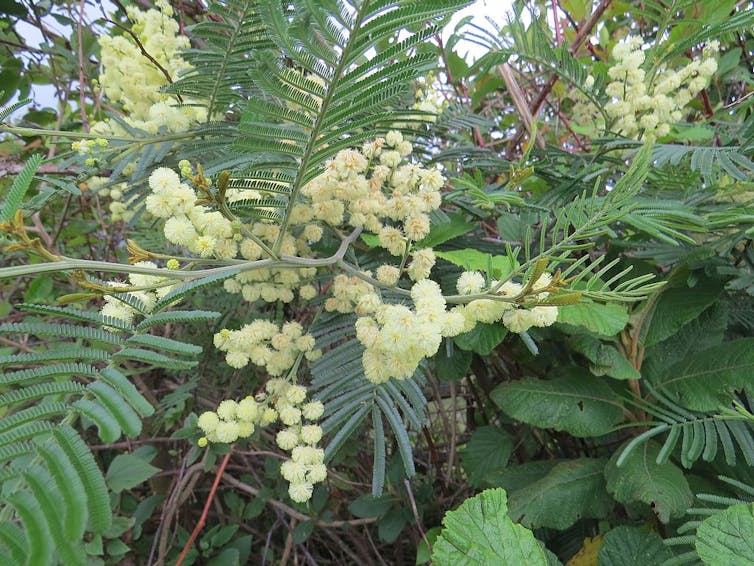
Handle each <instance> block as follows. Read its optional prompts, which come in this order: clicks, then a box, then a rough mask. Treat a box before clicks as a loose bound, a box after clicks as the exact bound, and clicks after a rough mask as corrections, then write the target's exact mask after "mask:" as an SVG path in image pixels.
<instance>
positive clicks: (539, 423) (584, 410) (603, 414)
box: [491, 373, 623, 437]
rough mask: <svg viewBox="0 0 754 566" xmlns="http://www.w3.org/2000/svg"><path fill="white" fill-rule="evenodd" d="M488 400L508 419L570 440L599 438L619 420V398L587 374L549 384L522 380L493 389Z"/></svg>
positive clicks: (553, 380)
mask: <svg viewBox="0 0 754 566" xmlns="http://www.w3.org/2000/svg"><path fill="white" fill-rule="evenodd" d="M491 397H492V400H493V401H494V402H495V403H496V404H497V406H498V407H500V408H501V409H502V410H503V411H505V412H506V413H507V414H508V415H509V416H511V417H513V418H514V419H517V420H519V421H522V422H525V423H527V424H530V425H533V426H536V427H539V428H552V429H555V430H563V431H566V432H568V433H570V434H572V435H574V436H579V437H587V436H601V435H603V434H606V433H608V432H609V431H610V430H611V429H612V427H613V426H615V425H616V424H618V423H619V422H620V421H621V419H622V418H623V406H622V404H621V401H620V398H619V397H618V396H617V395H616V394H615V392H613V390H612V389H610V387H608V386H607V385H606V384H605V383H604V382H603V381H602V380H600V379H599V378H596V377H594V376H591V375H589V374H586V373H584V374H580V375H569V376H567V377H560V378H556V379H550V380H541V379H536V378H526V379H522V380H520V381H514V382H511V383H506V384H504V385H501V386H499V387H497V388H496V389H494V390H493V391H492V393H491Z"/></svg>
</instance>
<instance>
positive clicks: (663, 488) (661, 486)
mask: <svg viewBox="0 0 754 566" xmlns="http://www.w3.org/2000/svg"><path fill="white" fill-rule="evenodd" d="M622 452H623V447H621V448H619V449H618V450H616V452H615V454H614V455H613V457H612V458H610V461H609V462H608V464H607V466H606V467H605V479H606V480H607V490H608V491H609V492H610V493H612V494H613V497H614V498H615V500H616V501H618V502H620V503H632V502H634V501H643V502H644V503H647V504H649V505H651V506H652V508H653V509H654V512H655V513H656V514H657V517H658V518H659V519H660V521H662V522H663V523H667V522H668V521H669V520H670V518H671V517H678V516H681V515H683V513H685V511H686V509H688V508H689V507H691V504H692V503H693V501H694V496H693V494H692V493H691V489H690V488H689V484H688V482H687V481H686V477H685V476H684V475H683V472H682V471H681V470H680V468H678V467H677V466H676V465H675V464H673V463H672V462H665V463H663V464H658V463H657V455H658V454H659V452H660V445H659V444H657V443H656V442H654V441H651V440H650V441H648V442H645V443H644V444H642V445H641V446H639V447H637V448H636V449H634V450H632V451H631V452H630V454H629V456H628V458H626V459H625V460H624V461H623V463H622V464H621V466H620V467H618V465H617V461H618V457H619V456H620V455H621V453H622Z"/></svg>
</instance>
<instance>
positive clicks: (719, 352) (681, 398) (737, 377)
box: [656, 338, 754, 411]
mask: <svg viewBox="0 0 754 566" xmlns="http://www.w3.org/2000/svg"><path fill="white" fill-rule="evenodd" d="M753 374H754V338H741V339H739V340H733V341H731V342H725V343H723V344H720V345H719V346H715V347H713V348H709V349H707V350H704V351H702V352H696V353H694V354H691V355H689V356H687V357H686V358H685V359H683V360H682V361H680V362H678V363H676V364H674V365H672V366H670V367H669V368H667V369H666V370H665V371H664V372H663V373H662V374H661V375H660V376H659V377H658V378H657V380H656V383H657V385H659V386H660V388H661V389H662V390H663V391H664V392H666V393H668V394H669V395H670V396H671V398H672V399H673V400H674V401H677V402H678V403H680V404H681V405H683V406H684V407H686V408H688V409H692V410H694V411H715V410H717V409H719V408H720V407H721V406H725V405H727V404H728V403H729V402H730V401H731V399H732V396H733V392H734V391H735V390H736V389H748V390H752V385H753V384H754V383H753V382H752V375H753ZM750 392H751V391H750Z"/></svg>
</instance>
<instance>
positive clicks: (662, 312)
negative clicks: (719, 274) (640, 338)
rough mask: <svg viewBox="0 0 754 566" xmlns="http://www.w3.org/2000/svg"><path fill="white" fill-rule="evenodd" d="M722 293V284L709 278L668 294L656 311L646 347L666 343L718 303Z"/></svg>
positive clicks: (658, 303) (646, 340) (653, 314)
mask: <svg viewBox="0 0 754 566" xmlns="http://www.w3.org/2000/svg"><path fill="white" fill-rule="evenodd" d="M721 292H722V285H720V283H719V282H717V281H715V280H713V279H708V278H704V279H702V280H700V281H699V282H698V283H697V284H696V286H694V287H691V288H689V287H686V286H685V285H684V286H683V287H676V288H671V289H667V290H666V291H664V292H663V293H662V294H661V295H660V298H659V299H658V301H657V304H656V305H655V308H654V310H653V311H652V314H651V319H650V324H649V327H648V329H647V332H646V335H645V336H644V346H647V347H648V346H652V345H653V344H657V343H658V342H662V341H663V340H665V339H666V338H669V337H670V336H672V335H673V334H675V333H676V332H678V331H679V330H680V329H681V328H683V326H685V325H686V324H688V323H689V322H691V321H692V320H694V319H695V318H696V317H697V316H699V315H700V314H701V313H702V312H703V311H705V310H706V309H707V307H709V306H710V305H711V304H712V303H714V302H715V301H716V300H717V297H719V296H720V293H721Z"/></svg>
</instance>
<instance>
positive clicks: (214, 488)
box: [175, 448, 233, 566]
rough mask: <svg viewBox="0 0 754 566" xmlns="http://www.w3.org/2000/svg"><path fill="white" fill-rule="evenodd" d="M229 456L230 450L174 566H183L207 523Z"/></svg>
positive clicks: (221, 464)
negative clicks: (197, 520)
mask: <svg viewBox="0 0 754 566" xmlns="http://www.w3.org/2000/svg"><path fill="white" fill-rule="evenodd" d="M231 454H233V452H232V448H231V451H230V452H228V453H227V454H226V455H225V456H224V457H223V460H222V462H220V467H219V468H218V469H217V475H216V476H215V481H214V482H213V483H212V489H210V490H209V495H207V502H206V503H205V504H204V509H203V510H202V515H201V517H199V522H198V523H197V524H196V526H195V527H194V530H193V531H191V536H190V537H189V539H188V540H187V541H186V545H185V546H184V547H183V550H182V551H181V554H180V556H178V560H177V561H176V563H175V566H181V564H183V561H184V560H185V559H186V555H187V554H188V552H189V550H191V547H192V546H193V544H194V541H195V540H196V537H198V536H199V533H200V532H201V530H202V529H203V528H204V524H205V523H206V521H207V513H209V508H210V505H212V500H213V499H214V498H215V493H217V486H218V485H220V480H221V479H222V477H223V473H224V472H225V466H227V465H228V460H230V455H231Z"/></svg>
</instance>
